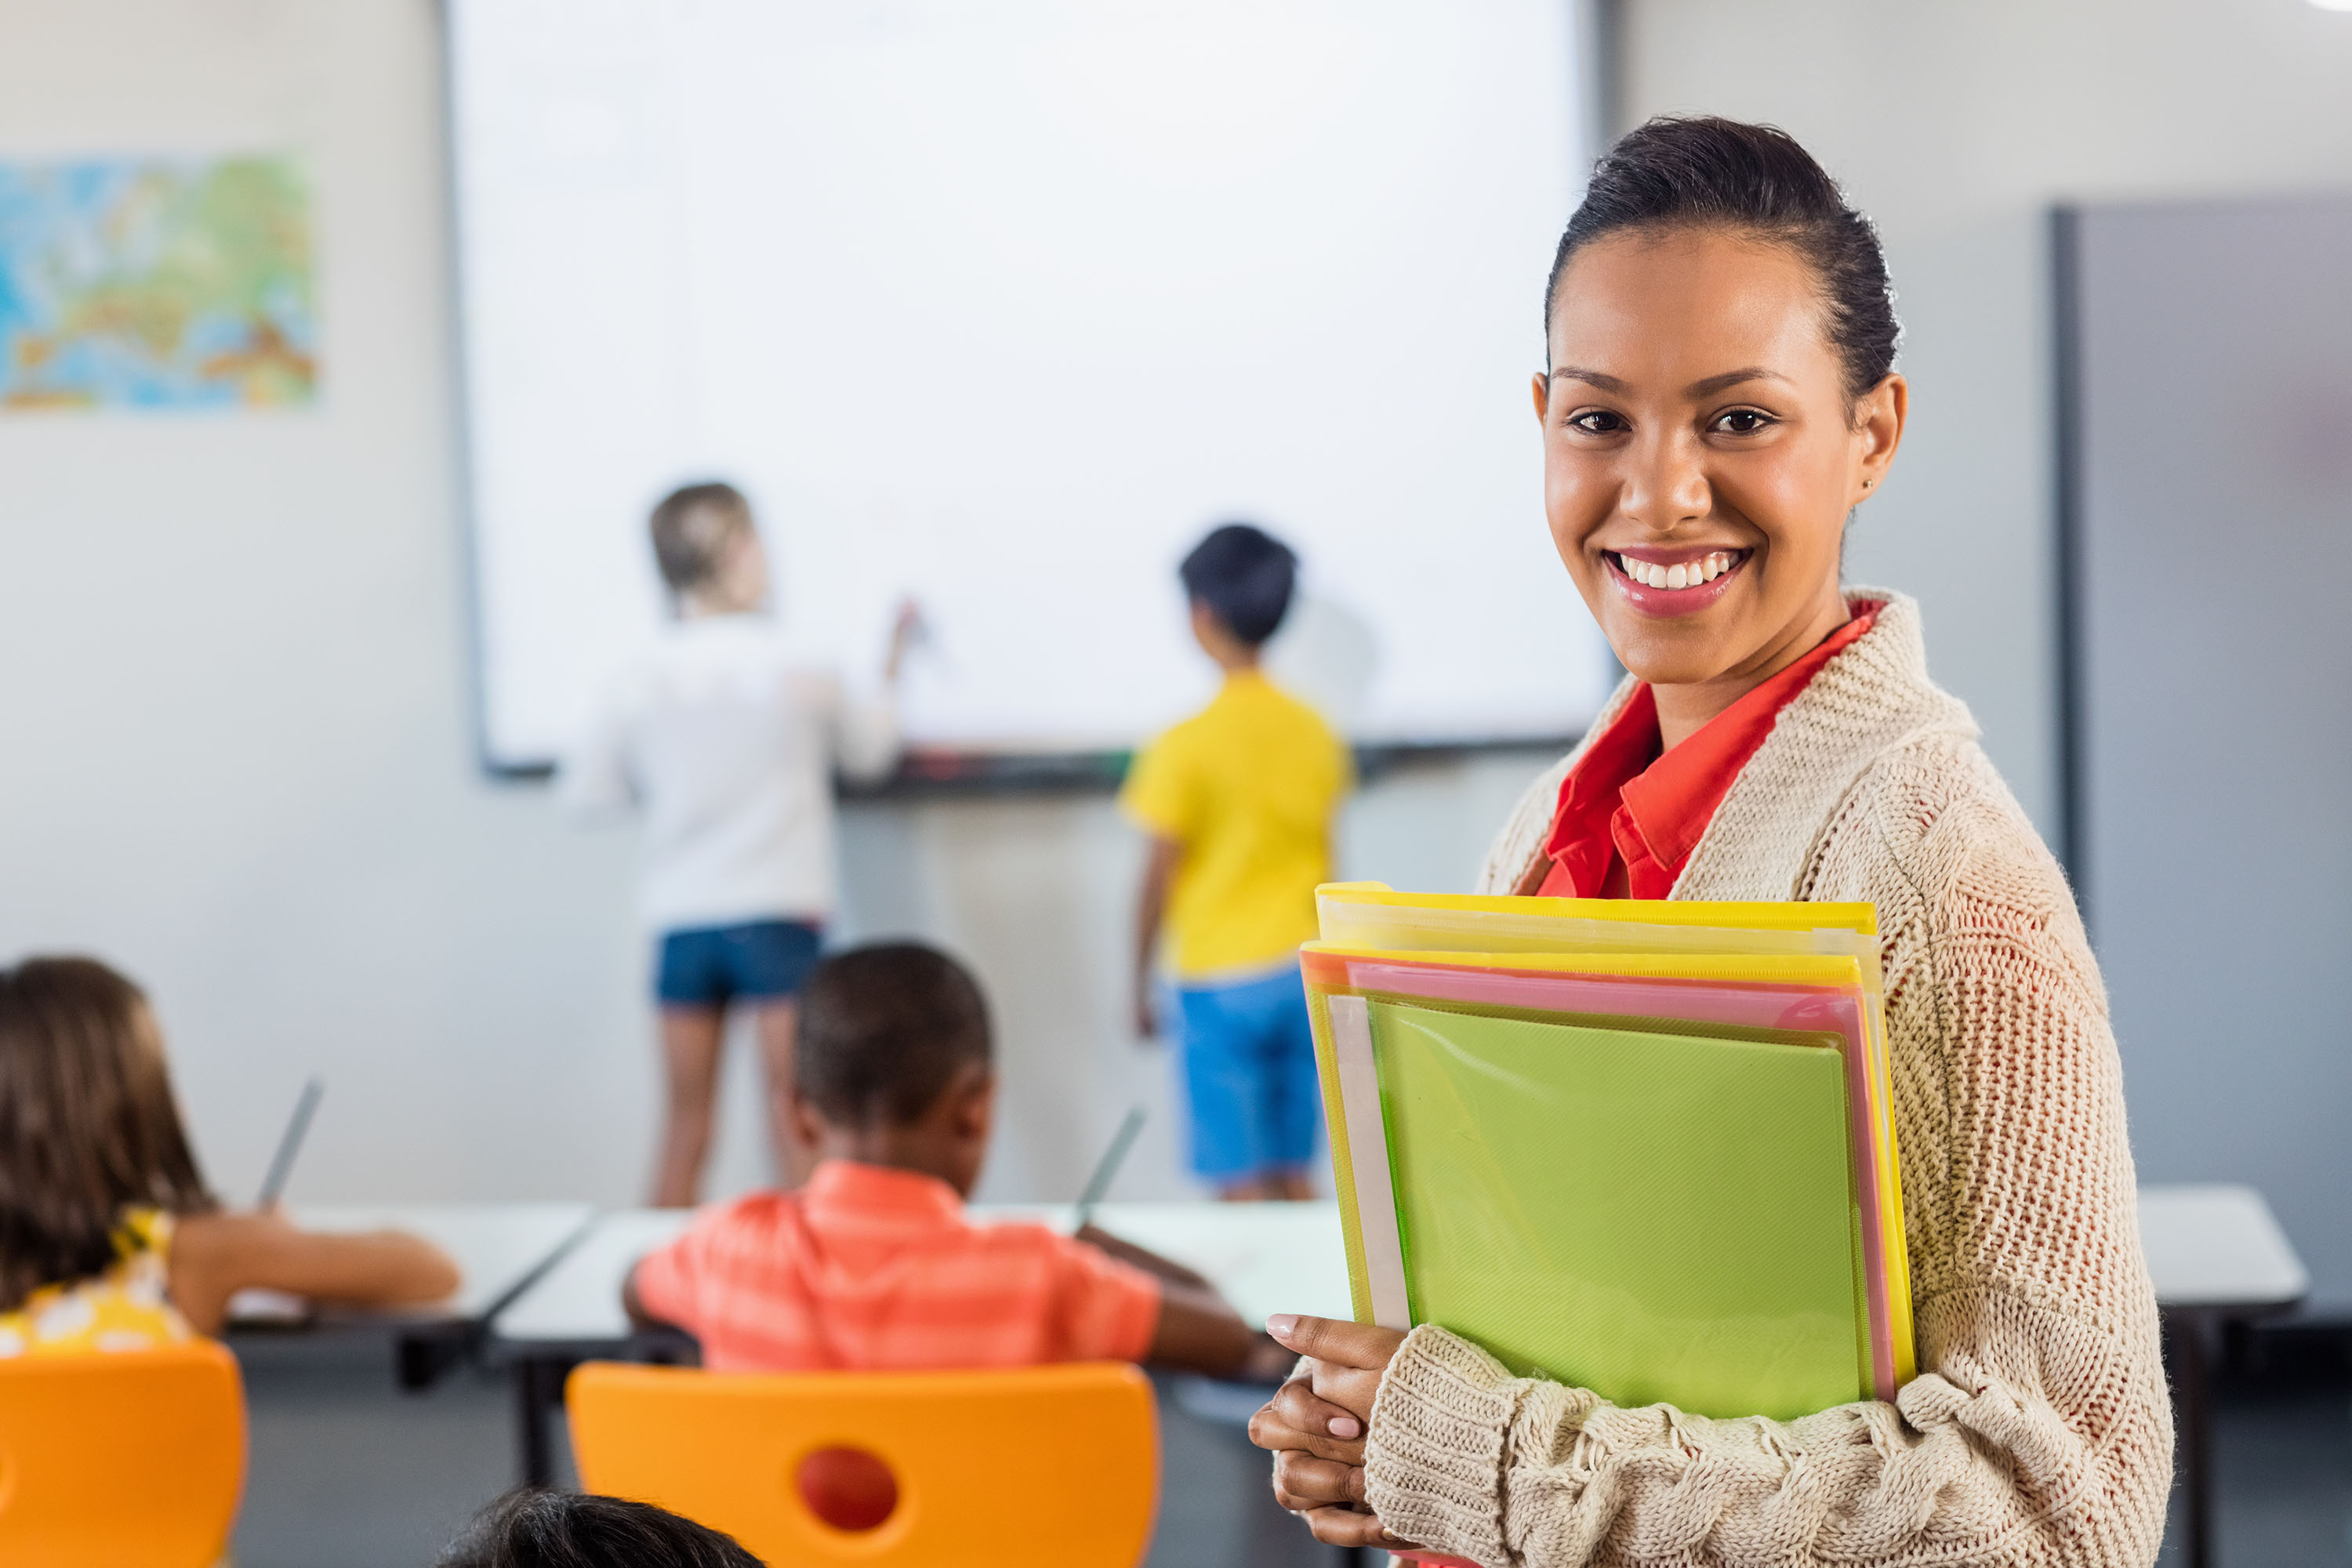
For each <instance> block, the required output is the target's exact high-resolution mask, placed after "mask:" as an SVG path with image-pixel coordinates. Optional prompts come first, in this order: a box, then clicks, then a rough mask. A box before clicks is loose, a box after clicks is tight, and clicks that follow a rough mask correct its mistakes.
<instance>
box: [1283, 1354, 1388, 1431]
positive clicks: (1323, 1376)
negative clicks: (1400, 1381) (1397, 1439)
mask: <svg viewBox="0 0 2352 1568" xmlns="http://www.w3.org/2000/svg"><path fill="white" fill-rule="evenodd" d="M1307 1368H1308V1372H1307V1376H1306V1377H1305V1378H1302V1379H1301V1380H1300V1381H1301V1382H1303V1383H1305V1384H1307V1388H1308V1389H1309V1390H1310V1391H1311V1392H1310V1393H1308V1394H1307V1397H1308V1398H1310V1399H1313V1400H1315V1401H1316V1402H1317V1403H1318V1404H1320V1405H1326V1406H1328V1407H1330V1408H1334V1409H1338V1410H1342V1411H1345V1412H1346V1413H1347V1414H1348V1415H1349V1416H1350V1417H1352V1418H1354V1419H1356V1420H1358V1421H1359V1422H1360V1423H1362V1422H1369V1421H1370V1420H1371V1418H1372V1402H1373V1401H1374V1400H1375V1399H1377V1398H1379V1397H1380V1392H1381V1375H1382V1374H1381V1373H1378V1372H1366V1371H1364V1370H1363V1369H1362V1368H1360V1367H1352V1366H1334V1365H1332V1364H1331V1363H1329V1362H1328V1361H1317V1362H1309V1363H1307Z"/></svg>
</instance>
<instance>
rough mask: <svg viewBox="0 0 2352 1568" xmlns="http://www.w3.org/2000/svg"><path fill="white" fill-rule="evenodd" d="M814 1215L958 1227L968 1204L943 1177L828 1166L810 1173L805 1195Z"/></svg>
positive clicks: (848, 1163) (843, 1163) (839, 1163)
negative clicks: (835, 1213) (848, 1214)
mask: <svg viewBox="0 0 2352 1568" xmlns="http://www.w3.org/2000/svg"><path fill="white" fill-rule="evenodd" d="M802 1192H803V1201H804V1202H805V1203H806V1204H807V1205H808V1206H809V1208H810V1209H811V1210H814V1211H822V1210H827V1209H831V1210H854V1211H855V1212H856V1214H858V1215H860V1216H861V1217H864V1218H867V1219H871V1218H874V1217H876V1216H877V1215H882V1216H887V1217H889V1218H892V1219H903V1220H905V1221H907V1222H908V1224H910V1225H918V1226H933V1225H958V1224H961V1223H962V1220H963V1199H962V1198H961V1196H960V1195H958V1194H957V1193H956V1190H955V1189H954V1188H953V1187H951V1186H950V1185H948V1184H946V1183H945V1182H943V1181H941V1180H940V1179H939V1178H938V1177H937V1176H928V1175H925V1174H924V1173H922V1172H920V1171H906V1170H901V1169H899V1168H898V1167H897V1166H895V1165H868V1164H865V1163H861V1162H859V1161H856V1160H827V1161H825V1162H824V1163H822V1164H820V1165H819V1166H817V1168H816V1169H815V1170H814V1171H812V1172H810V1173H809V1179H808V1185H807V1186H806V1187H804V1188H803V1189H802Z"/></svg>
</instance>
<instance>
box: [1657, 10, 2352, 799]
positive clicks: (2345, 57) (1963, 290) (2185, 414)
mask: <svg viewBox="0 0 2352 1568" xmlns="http://www.w3.org/2000/svg"><path fill="white" fill-rule="evenodd" d="M1624 25H1625V32H1624V49H1625V81H1624V95H1623V105H1624V112H1625V113H1626V114H1627V115H1628V116H1629V117H1630V119H1631V120H1639V119H1642V118H1645V117H1647V116H1649V115H1652V114H1659V113H1669V112H1676V111H1680V112H1705V113H1714V114H1727V115H1731V116H1734V117H1737V118H1740V119H1748V120H1766V121H1772V122H1773V123H1775V124H1778V125H1780V126H1783V127H1785V128H1787V129H1788V130H1789V131H1790V132H1792V133H1794V134H1795V135H1796V136H1797V137H1798V138H1799V139H1800V140H1801V141H1802V142H1804V143H1805V144H1806V145H1807V146H1808V147H1810V148H1811V150H1812V151H1813V153H1815V155H1817V156H1818V157H1820V158H1821V159H1822V162H1823V163H1826V164H1827V165H1828V166H1829V168H1830V169H1831V171H1832V173H1833V174H1837V175H1838V176H1839V177H1840V178H1841V179H1843V181H1845V182H1846V184H1847V186H1848V188H1849V190H1850V191H1851V193H1852V194H1853V197H1854V198H1855V200H1856V201H1857V202H1858V203H1859V204H1860V205H1862V206H1863V207H1864V209H1865V210H1867V211H1868V212H1870V213H1871V214H1872V215H1873V216H1874V217H1875V218H1876V219H1877V220H1878V223H1879V226H1880V228H1881V230H1882V232H1883V233H1884V235H1885V240H1886V246H1887V251H1888V257H1889V261H1890V263H1891V265H1892V267H1893V269H1894V273H1895V286H1896V288H1897V289H1898V290H1899V292H1900V299H1899V301H1898V308H1899V310H1900V311H1901V314H1902V317H1903V321H1904V323H1905V326H1906V329H1907V336H1906V342H1905V345H1904V350H1903V358H1902V368H1903V370H1904V371H1905V373H1906V374H1908V375H1909V377H1910V378H1911V384H1912V394H1913V403H1912V422H1911V428H1910V432H1909V434H1908V435H1907V436H1906V438H1905V448H1904V451H1903V453H1902V454H1901V456H1900V457H1899V458H1897V460H1896V463H1895V469H1894V472H1893V474H1892V476H1891V477H1890V478H1889V479H1888V481H1887V486H1886V489H1885V492H1884V493H1883V494H1882V495H1881V496H1880V498H1879V499H1878V500H1874V501H1873V502H1872V503H1871V504H1870V505H1869V506H1867V507H1865V508H1864V510H1863V512H1862V514H1861V517H1860V519H1859V520H1858V521H1856V523H1855V525H1854V533H1853V545H1852V549H1851V551H1850V554H1849V558H1848V567H1847V570H1848V574H1849V576H1851V577H1852V578H1853V579H1854V580H1856V581H1859V582H1865V583H1871V584H1885V585H1891V586H1895V587H1899V588H1903V589H1906V590H1907V591H1909V592H1911V593H1913V594H1915V595H1917V596H1918V597H1919V598H1920V600H1921V601H1922V603H1923V606H1924V609H1925V611H1926V615H1927V651H1928V657H1929V662H1930V667H1931V668H1933V670H1934V671H1935V673H1936V676H1937V679H1939V680H1940V681H1942V682H1943V683H1944V684H1945V685H1946V686H1948V687H1949V688H1950V689H1952V690H1954V691H1955V692H1957V693H1958V695H1959V696H1961V697H1962V698H1964V699H1966V700H1967V701H1968V702H1969V705H1970V706H1971V707H1972V708H1973V709H1974V710H1976V715H1977V718H1978V720H1979V722H1981V723H1982V724H1983V726H1984V729H1985V738H1986V744H1987V746H1988V748H1989V749H1990V752H1992V755H1993V759H1994V761H1995V762H1996V763H1999V764H2000V767H2001V769H2002V771H2003V772H2004V773H2007V774H2008V776H2009V780H2010V783H2011V786H2012V787H2013V788H2015V789H2016V791H2017V793H2018V795H2019V796H2020V798H2021V800H2022V801H2023V802H2024V803H2025V805H2026V806H2027V808H2028V809H2029V810H2030V811H2032V814H2033V816H2034V817H2035V819H2036V821H2037V822H2039V823H2040V824H2041V825H2042V830H2043V831H2044V833H2045V834H2046V833H2050V832H2052V831H2053V828H2054V826H2055V825H2056V818H2057V805H2058V795H2057V791H2058V778H2057V771H2056V761H2057V758H2056V750H2057V734H2058V731H2057V710H2056V695H2057V694H2056V689H2055V684H2054V663H2053V660H2054V649H2055V646H2056V642H2055V639H2056V630H2055V623H2054V613H2055V605H2056V587H2055V583H2054V572H2055V553H2054V552H2055V545H2054V533H2053V498H2054V494H2055V483H2056V480H2055V477H2054V469H2053V455H2052V440H2051V433H2052V429H2053V421H2052V410H2051V396H2050V384H2051V363H2052V361H2051V350H2050V324H2049V292H2050V291H2049V285H2048V278H2049V272H2050V265H2049V260H2048V252H2047V242H2046V238H2045V228H2044V217H2043V215H2044V213H2045V212H2046V211H2047V209H2048V208H2049V206H2050V205H2051V204H2052V203H2053V202H2057V201H2065V200H2091V201H2095V200H2101V199H2108V198H2117V197H2135V198H2137V197H2149V196H2163V195H2216V194H2222V193H2232V192H2249V191H2271V190H2294V189H2305V188H2340V187H2342V186H2343V185H2345V184H2347V183H2352V15H2345V14H2341V13H2330V12H2323V11H2320V10H2318V9H2315V7H2313V6H2312V5H2308V4H2305V0H1976V3H1973V4H1968V5H1885V4H1879V3H1874V0H1807V3H1805V4H1801V5H1776V6H1770V7H1766V8H1762V9H1759V8H1758V7H1757V6H1755V5H1743V4H1736V3H1733V0H1624ZM2149 416H2150V417H2151V418H2158V419H2168V420H2174V421H2178V422H2179V424H2180V425H2181V426H2182V427H2183V429H2184V432H2189V431H2193V430H2194V428H2195V425H2196V411H2195V407H2194V398H2193V395H2192V396H2191V397H2190V398H2189V399H2188V400H2186V401H2172V400H2167V401H2166V402H2165V403H2163V404H2152V405H2151V406H2150V409H2149ZM2192 717H2193V716H2191V715H2183V721H2184V722H2187V721H2190V720H2191V719H2192Z"/></svg>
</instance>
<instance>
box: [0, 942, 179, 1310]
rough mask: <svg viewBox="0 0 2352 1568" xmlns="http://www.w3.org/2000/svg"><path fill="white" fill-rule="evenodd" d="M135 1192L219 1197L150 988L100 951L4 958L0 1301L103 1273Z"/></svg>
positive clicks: (165, 1199) (153, 1199)
mask: <svg viewBox="0 0 2352 1568" xmlns="http://www.w3.org/2000/svg"><path fill="white" fill-rule="evenodd" d="M132 1205H152V1206H154V1207H157V1208H162V1209H168V1210H171V1211H172V1212H173V1213H176V1214H188V1213H197V1212H202V1211H204V1210H207V1209H210V1208H212V1207H214V1206H215V1205H214V1202H213V1198H212V1194H209V1193H207V1192H206V1191H205V1182H204V1177H203V1176H201V1175H200V1174H198V1173H197V1171H196V1160H195V1155H194V1153H193V1152H190V1150H189V1148H188V1134H187V1130H186V1128H184V1126H183V1125H182V1124H181V1121H180V1107H179V1102H178V1101H177V1100H175V1099H174V1098H173V1094H172V1075H171V1072H170V1070H169V1069H168V1068H166V1067H165V1066H164V1064H163V1038H162V1037H161V1036H160V1035H158V1034H157V1032H156V1029H155V1021H154V1018H153V1017H152V1016H151V1015H150V1014H149V1013H148V1011H147V998H146V997H145V996H144V995H142V994H141V993H140V990H139V987H137V986H136V985H133V984H131V982H130V981H128V980H126V979H124V978H123V977H122V976H121V975H120V974H118V973H115V972H114V971H113V970H111V969H110V968H108V967H107V966H106V965H105V964H103V963H99V962H98V961H97V960H95V959H89V958H28V959H26V960H25V961H24V962H23V963H19V964H17V965H16V967H15V968H14V969H0V1311H7V1310H12V1309H14V1308H16V1307H17V1306H20V1305H22V1304H23V1302H24V1300H25V1298H26V1296H28V1295H30V1294H32V1292H33V1291H35V1290H37V1289H39V1288H40V1287H42V1286H44V1285H51V1284H58V1283H62V1282H65V1281H68V1280H78V1279H90V1278H92V1277H94V1276H96V1275H100V1274H102V1273H104V1272H105V1271H106V1269H107V1268H108V1267H109V1266H110V1265H111V1264H112V1263H113V1262H114V1258H115V1249H114V1232H115V1228H116V1226H119V1225H121V1222H122V1211H123V1209H125V1208H126V1207H130V1206H132Z"/></svg>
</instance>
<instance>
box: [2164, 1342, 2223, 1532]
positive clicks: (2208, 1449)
mask: <svg viewBox="0 0 2352 1568" xmlns="http://www.w3.org/2000/svg"><path fill="white" fill-rule="evenodd" d="M2164 1325H2165V1327H2166V1329H2167V1330H2168V1331H2169V1332H2168V1336H2167V1337H2168V1338H2169V1339H2170V1340H2171V1341H2172V1361H2173V1368H2172V1381H2173V1395H2174V1410H2173V1416H2174V1421H2175V1424H2176V1425H2177V1426H2179V1433H2178V1435H2177V1436H2178V1440H2179V1446H2180V1481H2181V1486H2182V1489H2184V1491H2185V1492H2186V1493H2187V1496H2186V1498H2185V1499H2184V1501H2185V1502H2186V1504H2187V1506H2186V1508H2185V1509H2184V1510H2183V1511H2184V1512H2185V1513H2186V1515H2187V1519H2186V1520H2185V1521H2184V1522H2185V1523H2186V1525H2187V1527H2188V1528H2187V1531H2186V1533H2187V1535H2188V1540H2187V1541H2186V1542H2183V1543H2182V1544H2183V1545H2184V1546H2185V1547H2186V1549H2187V1550H2186V1551H2185V1552H2183V1554H2182V1556H2183V1561H2184V1562H2185V1563H2187V1565H2188V1568H2212V1563H2213V1405H2212V1397H2213V1389H2212V1375H2213V1373H2212V1341H2213V1326H2212V1324H2210V1322H2208V1321H2206V1317H2205V1314H2204V1313H2202V1312H2200V1311H2196V1310H2188V1309H2176V1310H2171V1311H2168V1312H2166V1313H2165V1314H2164Z"/></svg>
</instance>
